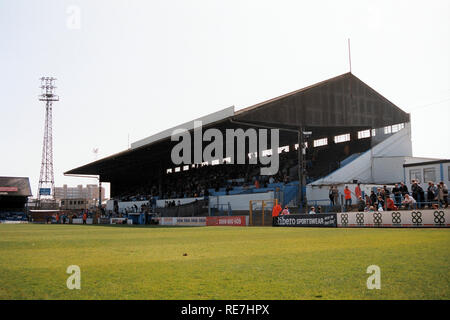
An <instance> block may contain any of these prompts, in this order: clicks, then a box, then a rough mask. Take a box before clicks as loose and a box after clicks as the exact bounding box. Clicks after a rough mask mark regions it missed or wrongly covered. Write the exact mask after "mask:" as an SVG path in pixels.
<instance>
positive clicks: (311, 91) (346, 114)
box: [65, 73, 410, 181]
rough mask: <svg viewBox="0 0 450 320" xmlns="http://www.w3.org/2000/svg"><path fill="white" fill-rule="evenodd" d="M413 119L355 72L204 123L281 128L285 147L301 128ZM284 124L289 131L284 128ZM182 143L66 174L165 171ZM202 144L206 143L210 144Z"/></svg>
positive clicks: (317, 131) (316, 134) (165, 142)
mask: <svg viewBox="0 0 450 320" xmlns="http://www.w3.org/2000/svg"><path fill="white" fill-rule="evenodd" d="M409 121H410V117H409V114H408V113H405V112H404V111H402V110H401V109H400V108H398V107H397V106H395V105H394V104H392V103H391V102H390V101H388V100H387V99H386V98H384V97H383V96H381V95H380V94H379V93H377V92H376V91H375V90H373V89H372V88H370V87H369V86H367V85H366V84H365V83H364V82H362V81H361V80H359V79H358V78H357V77H355V76H354V75H353V74H351V73H346V74H343V75H340V76H338V77H335V78H332V79H329V80H326V81H322V82H320V83H317V84H315V85H312V86H309V87H307V88H304V89H301V90H298V91H294V92H291V93H289V94H286V95H283V96H280V97H277V98H274V99H271V100H268V101H266V102H263V103H259V104H257V105H254V106H251V107H248V108H245V109H242V110H238V111H236V112H235V113H234V115H233V116H230V117H228V118H225V119H222V120H220V121H217V122H215V123H211V124H208V125H205V126H203V130H206V129H208V128H217V129H219V130H221V131H222V132H224V130H225V129H237V128H242V129H244V130H246V129H248V128H252V127H253V128H265V127H268V128H270V127H274V128H280V129H281V131H280V146H284V145H292V144H295V143H297V134H296V132H295V131H289V130H298V129H299V128H300V127H303V128H304V130H307V131H312V132H313V135H312V137H311V138H316V139H318V138H322V137H323V136H327V135H328V136H330V135H331V134H334V135H339V134H342V133H347V132H349V130H351V131H356V130H364V129H369V128H380V127H383V126H388V125H393V124H397V123H406V122H409ZM283 129H284V130H283ZM176 143H177V142H172V141H170V137H167V138H164V139H161V140H158V141H154V142H152V143H149V144H146V145H143V146H140V147H138V148H135V149H129V150H125V151H123V152H120V153H117V154H114V155H111V156H109V157H107V158H104V159H101V160H98V161H95V162H92V163H89V164H86V165H84V166H81V167H79V168H76V169H72V170H70V171H68V172H66V173H65V174H82V175H100V176H101V180H102V181H110V179H113V177H114V176H117V175H120V174H124V173H127V172H128V170H130V169H132V170H133V171H135V170H139V169H141V170H149V168H150V169H151V168H153V169H155V173H156V171H160V170H161V168H170V167H173V165H172V162H171V159H170V153H171V149H172V147H173V146H174V145H175V144H176ZM207 144H208V143H207V142H204V143H203V146H205V145H207Z"/></svg>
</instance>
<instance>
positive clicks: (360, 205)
mask: <svg viewBox="0 0 450 320" xmlns="http://www.w3.org/2000/svg"><path fill="white" fill-rule="evenodd" d="M366 197H367V196H366ZM365 207H366V202H365V201H364V200H363V199H362V197H361V196H359V197H358V211H359V212H363V211H364V209H365Z"/></svg>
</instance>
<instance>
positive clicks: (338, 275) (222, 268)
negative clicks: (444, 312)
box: [0, 225, 450, 299]
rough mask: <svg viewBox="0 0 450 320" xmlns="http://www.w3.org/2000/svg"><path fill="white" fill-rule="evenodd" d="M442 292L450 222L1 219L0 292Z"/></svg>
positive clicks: (449, 294)
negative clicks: (220, 223)
mask: <svg viewBox="0 0 450 320" xmlns="http://www.w3.org/2000/svg"><path fill="white" fill-rule="evenodd" d="M185 253H186V254H187V255H184V254H185ZM69 265H78V266H80V268H81V290H69V289H67V287H66V280H67V278H68V277H69V274H66V269H67V267H68V266H69ZM369 265H378V266H379V267H380V268H381V289H380V290H368V289H367V287H366V280H367V278H368V277H369V276H370V275H369V274H367V273H366V269H367V267H368V266H369ZM449 298H450V230H443V229H337V228H330V229H322V228H284V227H283V228H271V227H265V228H264V227H261V228H258V227H247V228H246V227H138V226H135V227H129V226H75V225H0V299H449Z"/></svg>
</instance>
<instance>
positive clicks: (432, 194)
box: [427, 181, 437, 208]
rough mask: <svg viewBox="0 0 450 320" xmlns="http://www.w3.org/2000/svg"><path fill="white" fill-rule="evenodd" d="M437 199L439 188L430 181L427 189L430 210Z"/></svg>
mask: <svg viewBox="0 0 450 320" xmlns="http://www.w3.org/2000/svg"><path fill="white" fill-rule="evenodd" d="M436 197H437V188H436V186H435V185H434V182H433V181H428V188H427V202H428V208H431V207H432V203H433V201H434V200H435V198H436Z"/></svg>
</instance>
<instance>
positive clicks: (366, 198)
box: [365, 194, 372, 208]
mask: <svg viewBox="0 0 450 320" xmlns="http://www.w3.org/2000/svg"><path fill="white" fill-rule="evenodd" d="M365 202H366V208H369V207H370V206H371V205H372V200H370V197H369V196H368V195H367V194H366V196H365Z"/></svg>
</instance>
